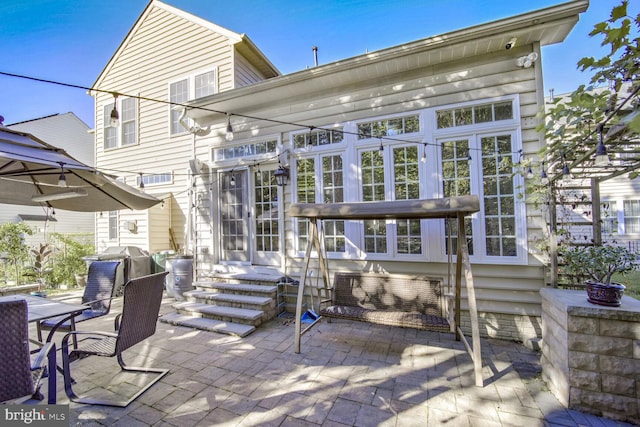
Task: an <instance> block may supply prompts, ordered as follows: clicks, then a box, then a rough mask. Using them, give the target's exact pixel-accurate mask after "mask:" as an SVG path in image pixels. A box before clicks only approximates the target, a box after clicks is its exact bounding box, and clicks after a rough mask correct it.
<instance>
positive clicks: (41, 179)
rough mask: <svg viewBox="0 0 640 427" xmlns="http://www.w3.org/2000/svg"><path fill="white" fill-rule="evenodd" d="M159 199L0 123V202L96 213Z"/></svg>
mask: <svg viewBox="0 0 640 427" xmlns="http://www.w3.org/2000/svg"><path fill="white" fill-rule="evenodd" d="M61 184H64V185H61ZM160 202H161V200H159V199H157V198H155V197H153V196H150V195H148V194H146V193H144V192H142V191H139V190H138V189H136V188H134V187H131V186H129V185H126V184H123V183H121V182H119V181H117V180H116V179H115V178H114V177H113V176H109V175H106V174H103V173H101V172H100V171H98V170H97V169H95V168H93V167H91V166H88V165H85V164H84V163H82V162H80V161H78V160H76V159H74V158H73V157H71V156H70V155H69V154H67V152H65V151H64V150H63V149H61V148H57V147H54V146H52V145H50V144H47V143H46V142H44V141H41V140H40V139H38V138H36V137H35V136H33V135H31V134H29V133H24V132H17V131H14V130H11V129H7V128H1V127H0V203H6V204H13V205H30V206H40V205H43V206H49V207H53V208H56V209H64V210H69V211H80V212H100V211H112V210H120V209H134V210H143V209H147V208H150V207H151V206H153V205H155V204H157V203H160Z"/></svg>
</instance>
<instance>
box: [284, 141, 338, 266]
mask: <svg viewBox="0 0 640 427" xmlns="http://www.w3.org/2000/svg"><path fill="white" fill-rule="evenodd" d="M296 187H297V201H298V202H300V203H340V202H344V201H345V199H344V168H343V156H342V155H341V154H329V153H326V154H322V155H315V156H310V157H306V158H301V159H298V160H297V161H296ZM323 227H324V237H325V249H326V251H327V252H328V253H345V252H346V239H345V221H342V220H340V221H333V220H331V221H323ZM308 241H309V221H308V220H299V221H298V249H300V250H304V249H305V248H306V247H307V242H308Z"/></svg>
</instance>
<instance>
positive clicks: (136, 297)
mask: <svg viewBox="0 0 640 427" xmlns="http://www.w3.org/2000/svg"><path fill="white" fill-rule="evenodd" d="M167 274H168V272H163V273H156V274H151V275H148V276H143V277H139V278H136V279H131V280H129V282H128V283H127V284H126V285H125V286H124V302H123V305H122V313H121V314H119V315H118V316H117V317H116V319H115V332H83V331H71V332H69V333H68V334H66V335H65V336H64V338H63V339H62V366H63V376H64V388H65V392H66V393H67V396H68V397H69V399H70V400H72V401H74V402H79V403H89V404H93V405H106V406H120V407H125V406H127V405H129V404H130V403H131V402H133V401H134V400H135V399H136V398H137V397H138V396H140V395H141V394H142V393H144V392H145V391H147V390H148V389H149V388H150V387H151V386H153V385H154V384H155V383H156V382H158V381H159V380H160V379H161V378H162V377H163V376H164V375H166V374H167V373H168V372H169V370H168V369H154V368H144V367H131V366H127V365H125V363H124V360H123V359H122V352H123V351H125V350H127V349H128V348H130V347H132V346H134V345H136V344H138V343H139V342H141V341H143V340H144V339H146V338H148V337H150V336H152V335H153V334H155V332H156V324H157V322H158V314H159V312H160V303H161V302H162V294H163V291H164V277H165V276H166V275H167ZM75 336H83V337H85V339H83V340H81V341H80V347H78V348H77V349H75V350H71V351H70V349H69V339H70V338H72V337H75ZM88 356H103V357H113V356H115V357H116V358H117V360H118V364H119V365H120V368H121V369H122V370H123V371H126V372H134V373H135V372H139V373H156V374H158V375H157V376H156V377H155V378H154V379H153V380H152V381H151V382H150V383H149V384H147V385H146V386H144V387H142V388H141V389H140V390H139V391H138V392H137V393H136V394H134V395H133V396H132V397H131V398H129V399H128V400H121V401H110V400H102V399H94V398H90V397H80V396H78V395H76V393H75V392H74V391H73V389H72V385H73V383H74V382H80V380H81V378H78V377H76V378H74V379H72V377H71V362H72V361H74V360H77V359H80V358H85V357H88ZM74 380H75V381H74Z"/></svg>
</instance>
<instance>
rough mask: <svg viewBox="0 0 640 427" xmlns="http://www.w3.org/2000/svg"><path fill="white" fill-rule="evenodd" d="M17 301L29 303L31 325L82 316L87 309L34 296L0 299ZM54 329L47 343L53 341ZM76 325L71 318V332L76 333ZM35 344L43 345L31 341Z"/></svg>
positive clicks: (1, 299)
mask: <svg viewBox="0 0 640 427" xmlns="http://www.w3.org/2000/svg"><path fill="white" fill-rule="evenodd" d="M15 300H25V301H27V318H28V320H29V323H32V322H38V321H40V320H44V319H49V318H51V317H57V316H62V315H67V314H80V313H82V311H83V310H86V309H87V306H85V305H80V304H69V303H66V302H61V301H56V300H53V299H47V298H42V297H36V296H33V295H23V294H17V295H7V296H3V297H0V301H15ZM55 329H57V328H54V329H53V330H52V331H51V333H50V334H49V336H48V337H47V342H48V341H51V337H53V332H55ZM75 329H76V324H75V320H74V317H71V330H72V331H75ZM30 341H32V342H33V343H34V344H40V345H41V344H43V343H41V342H40V341H37V340H33V339H30Z"/></svg>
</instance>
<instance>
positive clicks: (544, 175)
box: [540, 162, 549, 185]
mask: <svg viewBox="0 0 640 427" xmlns="http://www.w3.org/2000/svg"><path fill="white" fill-rule="evenodd" d="M540 183H541V184H542V185H547V184H549V177H548V176H547V171H546V170H545V169H544V162H542V171H541V172H540Z"/></svg>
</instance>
